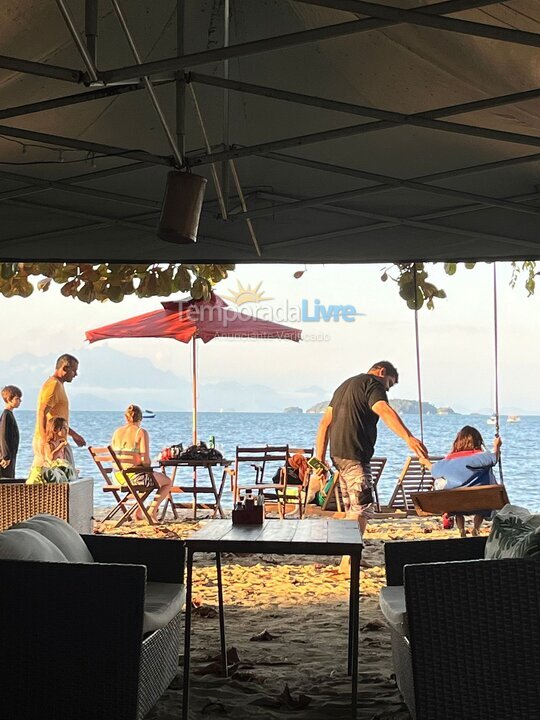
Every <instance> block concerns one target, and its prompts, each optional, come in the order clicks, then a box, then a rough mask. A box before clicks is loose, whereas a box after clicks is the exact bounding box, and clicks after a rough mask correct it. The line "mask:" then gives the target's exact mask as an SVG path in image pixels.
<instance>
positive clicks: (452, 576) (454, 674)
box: [381, 538, 540, 720]
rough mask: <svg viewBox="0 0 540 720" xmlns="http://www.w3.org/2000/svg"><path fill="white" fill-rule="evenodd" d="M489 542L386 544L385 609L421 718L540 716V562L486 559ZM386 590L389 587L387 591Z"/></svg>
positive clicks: (404, 689)
mask: <svg viewBox="0 0 540 720" xmlns="http://www.w3.org/2000/svg"><path fill="white" fill-rule="evenodd" d="M484 546H485V538H467V539H454V540H431V541H417V542H396V543H387V544H386V546H385V555H386V574H387V584H388V588H390V596H391V595H392V593H395V597H394V599H395V598H398V597H399V592H400V590H399V586H400V585H404V591H405V613H404V614H403V613H402V614H401V616H400V615H399V613H398V608H397V605H398V602H396V603H395V604H394V607H393V608H392V602H391V600H392V598H391V597H390V603H387V605H386V608H384V607H383V597H384V593H385V591H384V590H383V593H382V594H381V607H383V612H384V613H385V615H386V618H387V620H388V624H389V627H390V633H391V638H392V655H393V661H394V668H395V672H396V679H397V683H398V686H399V689H400V691H401V694H402V695H403V698H404V700H405V702H406V704H407V706H408V707H409V710H410V711H411V714H412V716H413V718H415V719H416V720H464V718H468V717H474V718H476V719H477V720H508V719H509V718H511V719H512V720H531V718H533V717H538V713H539V708H540V683H539V682H538V676H539V672H540V643H539V642H538V639H539V638H540V600H539V598H540V563H539V562H537V561H536V560H531V559H522V560H483V559H482V558H483V554H484ZM386 591H387V592H388V589H387V590H386Z"/></svg>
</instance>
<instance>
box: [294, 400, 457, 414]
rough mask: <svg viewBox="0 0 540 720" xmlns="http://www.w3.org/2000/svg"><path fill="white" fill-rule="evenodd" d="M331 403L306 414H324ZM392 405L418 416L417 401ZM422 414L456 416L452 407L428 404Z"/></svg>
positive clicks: (424, 406) (403, 411)
mask: <svg viewBox="0 0 540 720" xmlns="http://www.w3.org/2000/svg"><path fill="white" fill-rule="evenodd" d="M329 403H330V401H329V400H324V401H323V402H319V403H316V404H315V405H313V407H310V408H309V409H308V410H306V413H323V412H324V411H325V410H326V408H327V407H328V405H329ZM390 405H391V406H392V407H393V408H394V410H396V412H398V413H402V414H404V415H407V414H411V413H416V414H418V401H417V400H402V399H400V398H395V399H394V400H390ZM422 412H423V414H424V415H437V414H439V415H454V414H455V413H454V411H453V410H452V408H451V407H444V408H436V407H435V405H432V404H431V403H427V402H424V403H422Z"/></svg>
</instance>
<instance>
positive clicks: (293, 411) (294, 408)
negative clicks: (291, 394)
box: [283, 405, 304, 415]
mask: <svg viewBox="0 0 540 720" xmlns="http://www.w3.org/2000/svg"><path fill="white" fill-rule="evenodd" d="M283 412H284V413H290V414H291V415H301V414H302V413H303V412H304V411H303V410H302V408H301V407H298V406H297V405H293V406H291V407H286V408H285V410H284V411H283Z"/></svg>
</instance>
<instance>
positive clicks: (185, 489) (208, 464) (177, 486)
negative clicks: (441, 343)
mask: <svg viewBox="0 0 540 720" xmlns="http://www.w3.org/2000/svg"><path fill="white" fill-rule="evenodd" d="M159 464H160V467H161V469H162V470H163V472H164V473H165V474H166V475H167V468H172V473H171V481H172V487H171V491H170V493H171V494H172V493H188V494H192V495H193V502H191V503H182V502H174V501H173V499H172V497H171V494H169V497H168V499H167V502H166V503H165V505H164V506H163V516H165V513H166V512H167V503H170V504H171V507H172V510H173V514H174V517H175V518H176V517H177V514H176V508H192V509H193V519H194V520H196V519H197V509H204V510H213V511H214V514H213V515H212V517H214V518H215V517H216V515H217V514H218V513H219V514H220V516H221V517H222V518H223V517H225V513H224V512H223V508H222V506H221V496H222V495H223V488H224V487H225V480H226V479H227V468H228V467H229V465H230V464H231V463H230V461H229V460H225V459H223V460H177V459H171V460H160V462H159ZM216 467H221V468H222V469H223V472H222V475H221V481H220V483H219V487H218V484H217V483H216V479H215V477H214V471H213V469H214V468H216ZM178 468H189V469H190V470H191V481H190V482H189V483H184V482H182V483H176V473H177V471H178ZM197 470H205V471H206V473H207V474H208V480H209V481H210V485H200V484H199V481H200V474H199V480H198V478H197ZM197 495H213V496H214V502H210V503H200V502H198V501H197Z"/></svg>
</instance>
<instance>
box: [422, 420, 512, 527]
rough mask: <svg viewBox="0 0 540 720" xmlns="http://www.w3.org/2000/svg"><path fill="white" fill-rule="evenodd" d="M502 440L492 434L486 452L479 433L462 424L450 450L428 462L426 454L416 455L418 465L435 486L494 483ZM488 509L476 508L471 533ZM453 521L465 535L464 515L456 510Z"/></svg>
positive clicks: (436, 487) (487, 512)
mask: <svg viewBox="0 0 540 720" xmlns="http://www.w3.org/2000/svg"><path fill="white" fill-rule="evenodd" d="M501 445H502V440H501V438H500V437H496V438H495V440H494V441H493V452H487V451H486V450H485V446H484V440H483V438H482V435H480V433H479V432H478V430H477V429H476V428H473V427H471V426H470V425H465V427H462V428H461V430H460V431H459V432H458V434H457V435H456V438H455V440H454V444H453V445H452V450H451V451H450V453H449V454H448V455H447V456H446V457H445V458H444V460H439V461H438V462H435V463H431V461H430V460H428V459H427V458H420V462H421V463H422V465H424V466H425V467H427V468H428V469H429V470H430V471H431V475H432V477H433V478H434V480H435V490H452V489H454V488H459V487H471V486H473V485H495V484H496V482H497V481H496V480H495V475H494V474H493V467H494V465H496V464H497V462H498V460H499V453H500V448H501ZM490 512H491V511H487V510H486V511H483V510H482V511H478V512H476V513H475V515H474V525H473V531H472V534H473V535H478V531H479V530H480V526H481V525H482V521H483V519H484V518H485V517H487V516H489V514H490ZM456 524H457V526H458V528H459V532H460V535H461V537H465V518H464V516H463V514H461V513H456Z"/></svg>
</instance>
